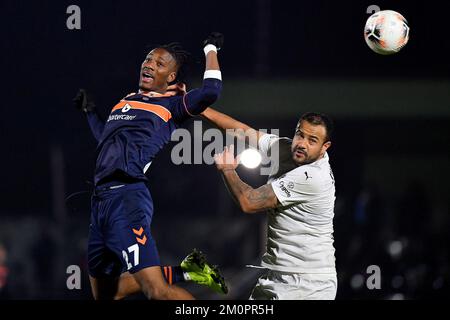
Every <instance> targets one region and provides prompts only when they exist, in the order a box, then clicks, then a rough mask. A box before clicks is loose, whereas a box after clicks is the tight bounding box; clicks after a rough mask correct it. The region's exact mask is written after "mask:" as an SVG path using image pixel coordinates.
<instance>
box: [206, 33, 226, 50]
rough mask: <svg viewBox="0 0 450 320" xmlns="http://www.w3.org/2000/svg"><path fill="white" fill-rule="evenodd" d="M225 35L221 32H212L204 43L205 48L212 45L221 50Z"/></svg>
mask: <svg viewBox="0 0 450 320" xmlns="http://www.w3.org/2000/svg"><path fill="white" fill-rule="evenodd" d="M223 39H224V37H223V34H221V33H220V32H211V34H210V35H209V36H208V38H206V39H205V40H204V41H203V47H206V46H207V45H208V44H212V45H214V46H216V48H217V50H220V49H221V48H222V47H223Z"/></svg>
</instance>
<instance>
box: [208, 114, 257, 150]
mask: <svg viewBox="0 0 450 320" xmlns="http://www.w3.org/2000/svg"><path fill="white" fill-rule="evenodd" d="M201 115H202V117H203V118H205V119H206V120H208V121H209V122H211V123H212V124H213V125H214V126H216V127H217V128H219V129H221V130H224V131H226V132H227V134H230V135H232V136H234V137H237V138H238V139H240V140H244V139H248V141H249V143H250V145H251V146H253V147H257V143H258V141H259V138H260V137H261V136H262V135H264V134H265V133H264V132H261V131H258V130H255V129H253V128H252V127H250V126H248V125H247V124H245V123H243V122H240V121H238V120H236V119H234V118H232V117H230V116H229V115H226V114H225V113H222V112H220V111H217V110H215V109H213V108H211V107H209V108H206V110H205V111H203V112H202V114H201Z"/></svg>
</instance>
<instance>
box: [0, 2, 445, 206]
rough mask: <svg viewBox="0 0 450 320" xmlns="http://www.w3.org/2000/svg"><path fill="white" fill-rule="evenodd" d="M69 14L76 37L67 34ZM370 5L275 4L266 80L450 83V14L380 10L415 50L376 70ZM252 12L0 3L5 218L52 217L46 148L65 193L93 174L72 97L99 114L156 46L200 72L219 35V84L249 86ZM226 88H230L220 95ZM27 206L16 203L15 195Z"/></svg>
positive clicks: (401, 5)
mask: <svg viewBox="0 0 450 320" xmlns="http://www.w3.org/2000/svg"><path fill="white" fill-rule="evenodd" d="M71 4H77V5H79V6H80V8H81V12H82V18H81V19H82V22H81V23H82V29H81V30H78V31H75V30H68V29H67V28H66V19H67V17H68V15H67V14H66V8H67V7H68V6H69V5H71ZM371 4H374V3H373V1H359V2H357V3H356V2H353V1H352V2H346V1H272V2H271V4H270V12H269V13H268V16H266V17H265V18H263V21H264V23H263V24H262V25H261V26H260V28H262V29H265V28H266V29H267V31H268V34H267V38H266V40H267V41H266V42H265V43H264V47H265V48H266V49H267V60H266V61H265V62H266V63H265V67H266V72H265V73H263V76H264V77H266V78H268V79H270V78H272V77H302V78H308V77H319V78H326V77H330V78H336V77H364V78H365V77H380V76H383V77H399V78H402V77H408V78H448V77H449V75H450V64H449V62H448V56H449V49H450V43H449V41H448V34H447V33H448V12H449V11H448V10H447V7H448V5H444V2H433V1H431V2H426V3H423V2H421V3H418V2H414V3H412V1H377V2H376V4H377V5H379V6H380V7H381V8H382V9H393V10H397V11H399V12H401V13H402V14H403V15H404V16H405V17H406V19H407V20H408V22H409V24H410V26H411V39H410V43H409V44H408V45H407V47H406V48H405V49H404V50H403V51H402V52H400V53H399V54H397V55H394V56H390V57H387V58H386V59H379V57H378V56H377V55H376V54H374V53H372V52H371V51H370V50H369V49H368V48H367V46H366V44H365V42H364V39H363V27H364V24H365V21H366V19H367V17H368V15H367V14H366V13H365V11H366V8H367V6H368V5H371ZM256 8H257V1H221V2H219V1H135V0H130V1H108V2H100V1H7V0H3V1H2V2H1V4H0V14H1V22H0V26H1V35H2V36H1V45H2V47H1V51H2V53H1V55H2V59H1V60H2V61H1V63H2V65H1V71H2V92H3V97H4V101H3V103H2V104H1V115H2V116H1V117H0V130H1V131H0V132H1V135H2V137H3V139H2V156H1V163H0V167H1V168H2V171H1V172H2V174H1V175H2V180H3V181H6V183H2V186H1V187H0V194H2V201H1V204H0V208H1V209H3V210H4V211H11V212H14V211H23V210H37V211H45V210H48V209H49V208H50V203H51V201H50V200H51V195H50V192H49V190H50V178H49V168H50V165H49V147H50V145H52V144H59V145H61V146H62V148H63V151H64V156H65V159H66V172H67V173H68V186H67V189H68V192H73V191H77V189H79V188H83V181H84V180H86V179H90V176H91V174H92V171H91V170H93V162H94V152H93V151H94V149H95V141H94V139H93V138H92V137H91V136H90V132H89V130H88V126H87V124H86V123H85V121H84V119H83V117H82V116H81V115H80V114H78V113H77V112H76V111H75V110H74V109H73V108H72V106H71V99H72V98H73V96H74V95H75V93H76V91H77V89H78V88H79V87H86V88H88V89H89V90H91V92H93V93H94V96H95V98H96V102H97V104H98V105H99V106H102V108H103V110H104V111H105V113H106V110H107V109H108V108H110V107H111V106H112V104H114V103H115V101H117V100H118V99H120V98H122V97H123V96H124V95H125V94H127V93H128V92H131V91H132V90H135V89H136V84H137V80H138V79H137V78H138V70H139V65H140V63H141V61H142V59H143V57H144V56H145V54H146V51H147V50H148V49H149V48H151V46H152V45H155V44H160V43H167V42H172V41H179V42H181V43H182V44H183V45H184V46H185V47H186V49H188V50H189V51H190V52H192V54H193V57H194V58H195V59H194V60H196V61H199V63H197V64H195V63H194V64H193V65H192V67H191V74H192V75H193V76H192V78H193V79H195V80H199V79H201V70H202V68H203V52H202V50H201V49H202V48H201V41H202V40H203V38H204V37H205V36H206V35H208V34H209V33H210V32H211V31H216V30H217V31H221V32H223V33H224V34H225V46H224V49H223V50H222V52H221V54H220V61H221V67H222V69H223V73H224V78H225V79H232V78H233V77H239V78H252V77H256V76H259V74H257V72H256V71H255V63H256V61H257V56H258V55H257V54H256V53H257V43H258V42H257V33H258V16H257V10H256ZM225 85H226V84H225ZM24 194H26V195H27V201H24V200H23V199H24V198H23V195H24Z"/></svg>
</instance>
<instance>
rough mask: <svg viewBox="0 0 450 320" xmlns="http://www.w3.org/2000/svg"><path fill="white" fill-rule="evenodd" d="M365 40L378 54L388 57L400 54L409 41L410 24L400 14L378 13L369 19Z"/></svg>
mask: <svg viewBox="0 0 450 320" xmlns="http://www.w3.org/2000/svg"><path fill="white" fill-rule="evenodd" d="M364 39H366V43H367V45H368V46H369V47H370V49H372V50H373V51H375V52H376V53H379V54H383V55H388V54H393V53H396V52H399V51H400V49H401V48H403V47H404V46H405V45H406V44H407V43H408V40H409V27H408V22H407V21H406V19H405V18H404V17H403V16H402V15H401V14H400V13H398V12H395V11H392V10H383V11H378V12H376V13H374V14H373V15H371V16H370V17H369V19H367V22H366V26H365V28H364Z"/></svg>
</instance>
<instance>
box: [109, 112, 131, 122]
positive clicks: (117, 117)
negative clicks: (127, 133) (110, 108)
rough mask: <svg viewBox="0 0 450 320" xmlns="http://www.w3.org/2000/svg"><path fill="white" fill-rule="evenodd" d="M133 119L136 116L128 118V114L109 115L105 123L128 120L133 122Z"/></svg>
mask: <svg viewBox="0 0 450 320" xmlns="http://www.w3.org/2000/svg"><path fill="white" fill-rule="evenodd" d="M134 118H136V116H130V115H128V114H111V115H110V116H109V117H108V121H107V122H109V121H115V120H127V121H130V120H133V119H134Z"/></svg>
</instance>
